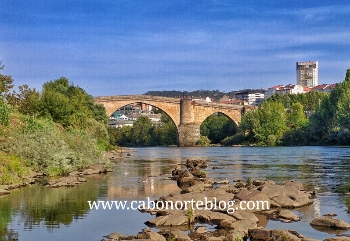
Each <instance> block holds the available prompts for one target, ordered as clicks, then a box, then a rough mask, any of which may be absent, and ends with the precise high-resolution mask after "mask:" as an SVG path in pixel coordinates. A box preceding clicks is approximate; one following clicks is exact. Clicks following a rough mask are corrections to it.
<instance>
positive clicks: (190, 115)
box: [95, 95, 245, 146]
mask: <svg viewBox="0 0 350 241" xmlns="http://www.w3.org/2000/svg"><path fill="white" fill-rule="evenodd" d="M95 103H98V104H103V105H104V107H105V108H106V113H107V116H110V115H112V114H113V113H114V112H115V111H116V110H118V109H119V108H122V107H123V106H125V105H128V104H131V103H145V104H148V105H152V106H155V107H157V108H159V109H161V110H163V111H164V112H165V113H167V114H168V115H169V117H170V118H171V119H172V120H173V122H174V123H175V125H176V126H177V131H178V140H179V146H195V145H196V143H197V141H198V140H199V137H200V125H201V124H202V122H203V121H204V120H205V119H206V118H207V117H209V116H210V115H212V114H214V113H217V112H220V113H223V114H224V115H226V116H227V117H228V118H230V119H231V120H232V121H233V122H234V123H235V125H236V126H237V124H238V123H239V122H240V121H241V116H242V113H243V112H244V110H245V108H244V107H243V106H237V105H227V104H219V103H211V102H196V101H193V100H190V99H182V100H180V99H176V98H168V97H159V96H149V95H120V96H100V97H97V98H95Z"/></svg>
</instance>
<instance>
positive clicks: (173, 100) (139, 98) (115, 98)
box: [95, 95, 245, 110]
mask: <svg viewBox="0 0 350 241" xmlns="http://www.w3.org/2000/svg"><path fill="white" fill-rule="evenodd" d="M95 99H96V100H98V101H102V102H104V101H118V100H134V101H135V102H138V101H140V102H142V101H156V102H167V103H177V104H179V103H180V98H172V97H164V96H153V95H117V96H99V97H97V98H95ZM192 102H193V104H195V105H197V106H208V107H209V106H210V107H216V108H225V109H236V110H240V109H243V108H244V107H245V106H242V105H233V104H220V102H206V101H205V100H203V101H200V100H192Z"/></svg>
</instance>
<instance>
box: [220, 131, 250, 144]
mask: <svg viewBox="0 0 350 241" xmlns="http://www.w3.org/2000/svg"><path fill="white" fill-rule="evenodd" d="M244 141H245V136H244V134H243V133H237V134H235V135H233V136H229V137H226V138H225V139H224V140H223V141H222V143H223V144H224V145H225V146H231V145H240V144H242V143H243V142H244Z"/></svg>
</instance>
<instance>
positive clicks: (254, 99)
mask: <svg viewBox="0 0 350 241" xmlns="http://www.w3.org/2000/svg"><path fill="white" fill-rule="evenodd" d="M235 95H236V99H237V100H240V101H242V102H243V104H244V105H259V104H261V103H262V102H263V101H264V98H265V90H264V89H255V90H253V89H247V90H241V91H238V92H236V93H235Z"/></svg>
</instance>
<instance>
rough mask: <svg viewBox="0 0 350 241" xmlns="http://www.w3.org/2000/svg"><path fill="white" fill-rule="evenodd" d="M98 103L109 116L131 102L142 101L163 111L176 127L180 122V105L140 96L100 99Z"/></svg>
mask: <svg viewBox="0 0 350 241" xmlns="http://www.w3.org/2000/svg"><path fill="white" fill-rule="evenodd" d="M98 103H100V104H103V105H104V107H105V109H106V114H107V116H111V115H112V114H113V113H114V112H115V111H116V110H118V109H120V108H122V107H124V106H126V105H130V104H133V103H143V104H147V105H151V106H154V107H156V108H159V109H161V110H162V111H164V112H165V113H166V114H167V115H168V116H169V117H170V119H171V120H172V121H173V122H174V124H175V125H176V127H177V126H178V125H179V124H180V107H179V106H176V105H174V104H172V103H171V104H169V103H167V102H160V101H152V100H147V99H142V98H133V99H124V100H113V99H112V100H108V101H103V100H100V101H98Z"/></svg>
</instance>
